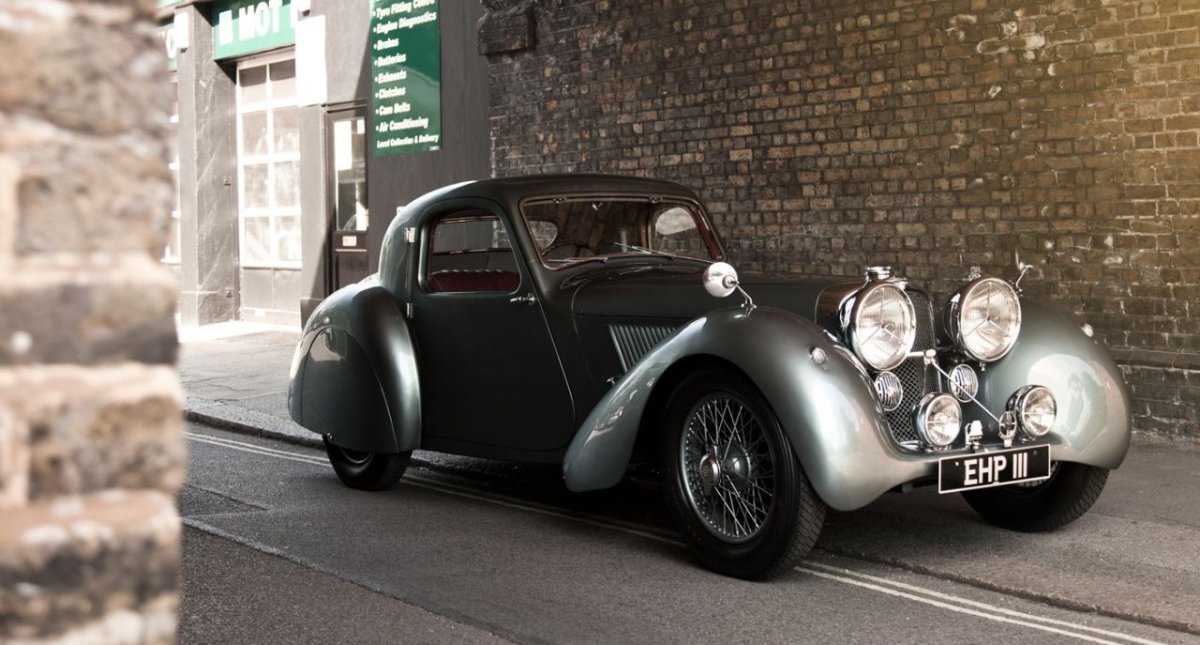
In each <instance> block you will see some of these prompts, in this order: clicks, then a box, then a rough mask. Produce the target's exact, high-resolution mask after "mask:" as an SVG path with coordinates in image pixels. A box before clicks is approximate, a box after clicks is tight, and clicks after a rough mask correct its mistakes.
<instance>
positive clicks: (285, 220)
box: [275, 215, 300, 262]
mask: <svg viewBox="0 0 1200 645" xmlns="http://www.w3.org/2000/svg"><path fill="white" fill-rule="evenodd" d="M275 258H276V259H277V260H279V261H281V262H299V261H300V218H299V217H297V216H295V215H290V216H284V217H279V218H276V219H275Z"/></svg>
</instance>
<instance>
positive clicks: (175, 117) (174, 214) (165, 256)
mask: <svg viewBox="0 0 1200 645" xmlns="http://www.w3.org/2000/svg"><path fill="white" fill-rule="evenodd" d="M170 84H171V87H172V88H173V90H174V92H175V96H174V99H175V109H174V111H173V112H172V113H171V128H172V130H171V137H172V138H173V139H172V142H171V163H169V164H167V168H168V169H169V170H170V171H171V177H172V182H173V186H172V188H173V192H174V194H175V201H174V208H173V209H172V210H171V221H170V224H171V225H170V226H169V227H168V228H167V233H168V236H169V237H174V238H175V239H174V240H167V244H166V246H164V247H163V252H162V255H161V256H160V257H159V258H158V259H159V261H160V262H162V263H163V264H173V265H178V264H180V263H181V262H182V261H183V243H182V238H183V227H181V226H180V222H179V201H180V200H179V79H178V77H177V76H176V74H175V73H174V72H172V73H171V80H170ZM172 231H173V233H172ZM171 242H174V243H175V244H174V246H175V249H176V250H177V251H178V255H172V253H171Z"/></svg>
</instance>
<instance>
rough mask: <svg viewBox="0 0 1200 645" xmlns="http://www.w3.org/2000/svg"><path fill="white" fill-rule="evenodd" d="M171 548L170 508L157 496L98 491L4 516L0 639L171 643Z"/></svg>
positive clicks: (175, 536)
mask: <svg viewBox="0 0 1200 645" xmlns="http://www.w3.org/2000/svg"><path fill="white" fill-rule="evenodd" d="M178 541H179V516H178V514H177V513H176V511H175V507H174V501H173V499H172V498H171V497H170V496H168V495H166V494H163V493H159V492H148V491H141V492H125V491H104V492H99V493H96V494H93V495H88V496H85V497H67V498H62V499H58V500H53V501H46V502H42V503H38V504H33V505H30V506H27V507H25V508H21V509H16V510H10V511H7V512H6V513H5V516H4V522H3V523H2V524H0V634H3V635H5V639H6V640H5V642H13V641H18V642H20V641H23V640H33V639H37V638H44V637H46V636H50V635H54V636H55V640H61V641H66V642H71V641H70V640H69V638H67V636H70V635H71V634H72V632H74V633H75V634H78V635H84V634H88V633H90V634H97V635H99V634H109V635H110V636H112V637H111V638H103V639H101V640H95V641H80V642H106V643H119V642H127V643H134V642H157V641H163V640H169V637H168V638H163V637H162V636H163V635H164V634H169V633H170V632H172V631H173V629H174V621H173V620H172V619H171V616H173V615H174V612H175V609H176V605H177V603H178V600H177V596H176V594H175V590H176V588H177V586H178V583H179V581H178ZM146 630H149V631H146ZM144 636H150V637H149V638H146V637H144Z"/></svg>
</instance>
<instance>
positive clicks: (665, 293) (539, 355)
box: [289, 175, 1130, 510]
mask: <svg viewBox="0 0 1200 645" xmlns="http://www.w3.org/2000/svg"><path fill="white" fill-rule="evenodd" d="M588 199H594V200H596V203H599V202H600V200H607V201H605V203H608V202H609V201H613V202H619V203H626V202H629V203H639V204H640V203H643V202H644V203H647V204H668V205H670V204H677V205H680V207H681V208H685V210H686V209H690V212H694V213H697V214H698V215H697V216H696V217H697V218H698V219H697V227H698V230H699V232H700V233H701V238H702V239H703V240H704V241H705V245H706V246H705V248H704V249H703V252H697V253H694V254H699V255H707V257H702V258H700V259H690V258H688V257H684V256H683V255H680V254H667V253H651V252H628V253H613V254H611V255H607V256H605V257H603V258H601V257H584V256H580V255H577V256H573V257H570V258H567V259H565V260H562V261H559V262H558V263H557V264H548V262H547V260H546V257H547V256H548V255H549V254H551V253H552V252H553V249H554V248H556V246H557V244H556V240H557V239H558V238H564V237H565V234H566V233H565V232H566V231H568V230H569V229H571V227H572V226H573V225H572V224H570V223H569V222H568V221H567V220H563V219H560V220H557V232H556V233H555V234H554V237H555V239H553V240H549V241H547V240H541V239H539V236H549V235H550V234H549V233H546V232H544V231H540V230H539V229H538V227H536V226H534V224H535V223H536V222H535V221H534V220H531V219H530V217H529V213H530V212H532V211H533V209H534V207H533V206H531V204H532V205H545V208H546V209H552V208H553V205H554V204H570V203H575V202H577V201H579V200H588ZM539 207H540V206H539ZM522 209H525V211H524V212H525V217H522V212H523V211H522ZM660 210H661V209H660ZM577 217H583V216H582V215H577ZM472 218H473V219H472ZM463 221H467V222H468V223H472V222H477V221H486V222H490V223H491V224H490V225H491V226H492V227H493V228H492V229H491V230H492V239H493V246H490V247H488V248H486V249H482V250H476V249H459V250H450V251H445V252H442V251H439V250H438V249H439V248H440V247H439V246H438V245H439V244H448V242H443V241H438V240H437V239H435V238H436V237H437V235H435V233H434V231H435V226H441V225H442V224H440V223H443V222H456V223H457V222H463ZM572 221H573V220H572ZM548 226H549V225H548ZM438 230H440V229H438ZM580 230H583V228H581V229H580ZM585 232H586V231H585ZM635 233H636V232H635ZM438 235H442V237H443V238H448V237H449V234H448V233H447V234H442V233H438ZM639 235H641V239H640V240H639V241H644V239H645V238H646V236H647V235H648V234H647V233H646V232H645V231H641V232H640V233H639ZM578 237H580V238H582V237H585V235H582V234H581V235H579V236H578ZM562 241H563V242H564V243H565V244H569V245H572V246H580V247H583V246H587V245H588V241H587V240H584V239H577V240H565V239H564V240H562ZM496 245H499V246H496ZM623 246H624V245H623ZM628 246H629V248H636V246H637V245H633V244H632V243H631V244H630V245H628ZM447 248H449V247H447ZM504 250H511V257H510V256H508V255H506V254H504V253H502V251H504ZM476 251H478V252H476ZM641 251H646V249H641ZM572 252H573V253H575V252H576V251H572ZM724 255H725V251H724V248H723V246H722V245H721V241H720V239H719V237H718V236H717V235H716V233H715V231H712V230H711V225H710V224H709V222H708V219H707V215H706V214H705V213H704V209H703V205H702V204H701V202H700V200H699V199H698V198H697V197H696V195H695V194H694V193H692V192H691V191H689V190H687V189H685V188H683V187H681V186H678V185H676V184H672V183H668V182H661V181H654V180H648V179H636V178H627V177H610V176H599V175H561V176H539V177H524V178H512V179H491V180H482V181H475V182H468V183H463V184H458V185H454V186H449V187H446V188H443V189H440V190H437V191H434V192H432V193H429V194H427V195H425V196H423V197H421V198H419V199H417V200H416V201H414V202H412V203H411V204H409V205H408V206H407V207H405V208H404V209H403V211H402V212H401V213H400V214H399V215H398V216H397V218H396V219H395V220H394V221H393V222H392V224H391V225H390V227H389V229H388V232H387V235H386V237H385V241H384V247H383V254H382V256H381V262H380V269H379V272H378V273H377V274H376V275H374V276H371V277H370V278H368V279H366V280H364V281H363V282H361V283H358V284H355V285H352V286H350V287H347V288H344V289H342V290H340V291H338V292H337V293H335V294H333V295H332V296H330V297H329V298H328V299H327V300H326V301H325V302H324V303H322V304H321V305H320V306H319V307H318V308H317V310H316V311H315V313H314V314H313V315H312V317H311V318H310V319H309V320H308V321H307V324H306V325H305V328H304V333H303V337H302V340H301V342H300V344H299V346H298V348H297V350H296V355H295V359H294V361H293V366H292V379H291V387H290V390H289V406H290V410H291V415H292V417H293V418H294V419H295V420H296V421H297V422H298V423H299V424H301V425H302V426H304V427H306V428H308V429H310V430H312V431H314V432H317V433H319V434H322V435H325V436H326V437H327V438H328V439H329V440H330V441H332V442H333V443H335V444H337V445H339V446H344V447H346V448H349V449H352V450H356V451H365V452H378V453H397V452H404V451H409V450H413V449H418V448H420V449H425V450H434V451H442V452H449V453H456V454H463V455H472V456H481V457H489V458H498V459H506V460H517V461H524V462H535V463H558V462H561V463H562V464H563V468H564V476H565V478H566V483H567V485H568V487H569V488H571V489H572V490H580V491H582V490H592V489H598V488H604V487H608V486H612V485H615V484H616V483H618V482H619V481H620V479H621V478H622V476H623V474H624V473H625V472H626V469H627V468H628V466H629V465H630V463H631V462H632V461H637V460H640V459H642V458H643V457H645V458H647V459H650V458H652V457H651V456H650V455H651V454H652V452H653V450H652V449H651V448H649V446H652V445H653V444H654V442H655V441H656V437H657V433H658V431H659V425H660V422H661V420H662V415H663V409H664V406H665V404H666V399H667V397H668V395H669V394H670V392H671V391H672V389H673V387H674V384H675V383H677V382H679V380H680V379H681V378H683V377H684V376H685V375H687V374H688V373H690V372H693V371H695V370H697V369H700V368H701V367H712V366H719V367H721V368H723V369H728V370H730V371H734V372H737V373H739V374H741V375H743V376H745V377H746V378H747V379H748V380H749V381H750V382H752V383H753V384H754V386H756V387H757V389H758V390H760V391H761V392H762V394H763V396H764V397H765V399H766V400H767V401H768V402H769V404H770V406H771V408H772V409H773V411H774V413H775V415H776V416H777V417H778V418H779V421H780V424H781V426H782V430H783V432H784V434H785V435H786V437H787V440H788V442H789V443H790V445H791V448H792V450H793V451H794V453H795V455H796V456H797V458H798V459H799V462H800V464H801V465H802V467H803V471H804V473H805V474H806V475H807V477H808V479H809V480H810V481H811V483H812V487H813V489H814V490H815V491H816V493H817V495H818V496H819V497H820V499H821V500H822V501H823V502H824V503H825V504H827V505H829V506H831V507H833V508H836V509H840V510H849V509H854V508H858V507H861V506H863V505H865V504H867V503H869V502H870V501H872V500H874V499H875V498H877V497H878V496H879V495H881V494H883V493H884V492H886V491H888V490H890V489H894V488H897V487H901V486H904V485H906V484H913V483H925V482H929V481H930V480H931V479H932V478H934V477H935V476H936V469H937V461H938V459H940V458H943V457H945V456H947V455H951V454H955V453H956V452H971V451H972V450H974V451H978V450H980V449H981V448H980V447H979V446H975V447H974V449H972V448H971V447H970V446H967V445H966V444H964V443H961V442H960V443H959V444H957V445H955V446H951V447H949V448H948V449H946V450H939V451H936V452H935V451H930V450H925V449H914V448H913V447H912V446H911V445H905V443H904V442H903V441H901V440H900V436H901V435H900V434H898V433H902V432H903V428H902V426H903V425H904V423H906V421H905V417H904V415H905V414H908V411H907V410H902V411H901V413H886V412H884V410H883V408H882V407H881V405H880V402H879V400H878V396H877V393H876V390H875V388H874V387H873V385H872V381H871V373H870V371H869V370H866V369H864V368H863V367H862V365H861V364H859V363H858V361H857V360H856V359H855V358H854V356H853V351H851V350H849V349H847V347H846V343H845V339H844V338H842V337H840V336H839V333H838V329H837V328H836V326H834V325H832V324H831V323H830V322H829V321H826V320H822V316H821V313H820V311H819V308H820V306H821V303H822V301H823V298H824V299H828V298H829V297H830V294H831V293H834V292H837V291H839V290H841V291H846V290H849V289H853V288H856V287H855V285H858V284H861V281H859V282H857V283H854V282H853V281H851V283H850V284H848V283H847V282H846V281H838V282H837V283H831V282H812V281H802V280H792V279H786V278H767V277H761V278H749V277H744V278H743V279H742V281H741V286H742V287H743V288H744V289H745V290H746V292H748V293H749V294H750V296H752V297H753V299H754V304H755V305H756V307H754V308H750V307H744V306H739V302H736V301H731V300H721V299H718V298H714V297H712V296H710V295H708V294H707V293H706V292H705V289H704V288H703V286H702V275H703V274H704V271H705V269H706V268H707V267H708V266H709V264H710V262H712V261H716V260H721V259H724ZM568 260H569V261H568ZM441 266H450V267H453V268H450V269H441V268H439V267H441ZM497 267H498V268H497ZM444 276H451V277H453V278H454V279H456V280H460V281H465V280H468V279H469V280H477V279H479V280H484V281H487V280H490V281H491V282H490V283H486V284H485V283H484V282H480V283H479V284H483V285H484V286H483V288H474V287H472V288H468V289H466V290H459V288H458V287H452V288H450V289H447V288H444V287H443V286H440V285H439V284H435V283H438V282H439V281H440V280H442V279H443V278H444ZM908 292H909V293H910V294H911V296H912V299H913V302H914V303H915V305H916V311H917V315H918V318H919V319H920V320H921V324H920V326H919V327H920V328H922V329H923V331H921V334H923V336H922V337H923V338H924V340H923V341H922V340H920V339H918V344H917V349H922V350H924V349H936V351H937V353H938V354H939V355H941V354H943V353H947V352H951V350H950V349H948V348H946V347H945V345H946V344H947V343H946V340H945V337H946V332H945V330H944V329H943V325H942V323H941V319H942V316H941V309H940V308H935V307H933V306H932V304H931V303H930V302H929V298H928V296H926V295H925V294H924V293H922V292H921V291H920V290H919V289H916V288H913V287H908ZM1021 305H1022V309H1023V311H1024V315H1025V322H1024V324H1023V326H1022V328H1021V332H1020V336H1019V338H1018V340H1017V341H1016V344H1015V346H1014V347H1013V348H1012V350H1011V351H1010V352H1009V353H1008V354H1007V355H1006V356H1005V357H1004V358H1002V359H1001V360H999V361H997V362H995V363H993V364H990V365H988V366H987V368H986V369H985V370H981V371H980V375H979V380H980V384H979V397H978V399H979V402H980V403H981V404H982V405H983V406H984V407H987V408H990V409H991V410H992V411H994V412H998V411H1001V410H1003V409H1004V407H1005V404H1006V401H1007V400H1008V399H1009V398H1010V395H1011V394H1012V393H1013V392H1014V390H1016V389H1018V388H1020V387H1021V386H1023V385H1026V384H1030V383H1036V384H1040V385H1043V386H1045V387H1048V388H1050V389H1051V390H1052V391H1053V393H1054V395H1055V397H1056V399H1057V401H1058V420H1057V421H1056V424H1055V426H1054V428H1053V430H1052V431H1051V432H1050V433H1048V434H1047V435H1045V436H1044V437H1041V438H1039V439H1036V440H1035V441H1032V442H1030V443H1045V444H1048V445H1050V446H1052V450H1053V451H1054V456H1055V457H1054V458H1055V459H1056V460H1058V461H1067V462H1078V463H1081V464H1087V465H1090V466H1095V467H1099V468H1104V469H1111V468H1115V467H1117V466H1118V465H1120V463H1121V461H1122V459H1123V458H1124V455H1125V452H1126V449H1127V447H1128V443H1129V437H1130V429H1129V397H1128V393H1127V391H1126V387H1125V385H1124V383H1123V381H1122V379H1121V375H1120V371H1119V369H1118V368H1117V366H1116V364H1115V363H1114V362H1113V360H1112V359H1111V357H1110V356H1109V354H1108V353H1107V351H1106V350H1105V349H1104V348H1103V347H1101V346H1100V345H1099V344H1098V343H1097V342H1096V341H1094V340H1093V339H1092V338H1091V337H1090V336H1089V335H1088V334H1085V333H1084V331H1083V330H1081V327H1080V325H1079V324H1078V323H1076V322H1075V321H1073V320H1072V318H1071V317H1070V316H1067V315H1064V314H1062V313H1059V312H1057V311H1055V310H1053V309H1052V308H1050V307H1047V306H1044V305H1041V304H1039V303H1035V302H1030V301H1027V300H1025V299H1023V300H1022V303H1021ZM922 343H923V344H924V345H925V346H924V347H922V346H921V345H922ZM816 350H821V351H820V352H817V351H816ZM818 355H819V356H821V357H823V358H822V359H821V360H817V358H816V357H817V356H818ZM921 360H922V359H921V358H912V359H910V361H916V363H913V364H912V365H910V367H911V368H912V369H914V370H918V372H919V370H920V369H921V364H920V362H921ZM917 382H918V383H919V385H918V386H917V388H918V389H920V390H922V391H919V392H914V393H912V394H906V398H905V406H908V407H911V406H912V405H913V402H915V401H916V400H917V399H919V398H920V395H921V394H923V393H924V391H923V390H929V389H934V390H936V389H937V388H938V387H944V383H942V384H941V385H939V379H938V378H937V377H936V375H935V376H934V378H932V379H926V378H923V377H918V379H917ZM978 408H979V406H978V405H975V404H971V405H966V406H964V407H963V415H964V419H963V421H964V422H968V421H973V420H979V421H981V422H982V426H983V428H984V437H983V441H982V444H983V447H982V449H983V450H985V451H986V450H989V449H992V448H998V447H999V446H1000V439H999V438H998V437H997V436H996V432H997V429H996V427H995V426H996V424H995V422H994V420H993V417H992V415H990V414H988V413H985V412H984V411H983V410H980V409H978Z"/></svg>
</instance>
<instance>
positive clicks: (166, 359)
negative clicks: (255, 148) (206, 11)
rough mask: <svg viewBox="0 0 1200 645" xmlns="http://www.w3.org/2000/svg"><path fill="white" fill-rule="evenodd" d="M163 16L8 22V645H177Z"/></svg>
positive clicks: (2, 608)
mask: <svg viewBox="0 0 1200 645" xmlns="http://www.w3.org/2000/svg"><path fill="white" fill-rule="evenodd" d="M154 5H155V2H154V0H142V1H141V2H121V3H116V2H102V1H99V0H97V1H95V2H85V1H82V0H79V1H74V2H66V1H63V0H10V1H7V2H2V3H0V275H3V280H0V642H6V643H7V642H12V643H25V642H35V643H36V642H80V643H131V642H170V641H172V640H173V639H174V635H175V623H176V607H177V605H178V562H177V561H178V554H179V547H178V542H179V517H178V515H177V514H176V511H175V507H174V500H173V494H174V492H175V490H176V489H177V488H178V487H179V485H180V484H181V483H182V479H183V469H184V453H183V434H182V429H183V424H182V419H181V414H180V405H181V401H182V395H181V390H180V387H179V381H178V378H177V376H176V373H175V369H174V366H173V363H174V361H175V354H176V340H175V331H174V318H173V313H174V308H175V300H176V287H175V284H174V281H173V280H172V279H171V278H170V277H169V276H168V275H167V274H165V273H164V271H163V270H162V269H161V267H160V266H159V265H158V263H157V262H155V261H154V259H153V257H154V256H156V255H157V253H158V252H159V251H160V250H161V249H162V246H163V242H164V241H165V228H164V227H165V216H166V215H167V214H169V213H170V211H171V204H172V188H171V183H170V181H171V180H170V175H169V174H168V171H167V167H166V162H167V150H166V146H165V143H164V142H165V141H166V137H167V136H168V134H169V124H168V120H167V114H168V111H167V106H168V105H169V100H170V99H169V89H168V86H167V83H166V76H165V75H166V60H165V58H164V56H163V54H162V53H161V51H160V50H161V46H160V41H159V40H158V38H157V36H156V34H155V25H154V24H153V22H152V13H153V11H154Z"/></svg>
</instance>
